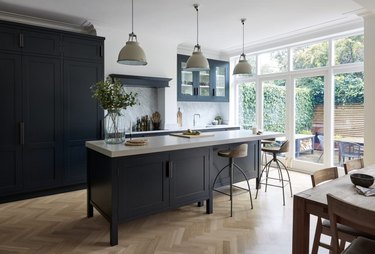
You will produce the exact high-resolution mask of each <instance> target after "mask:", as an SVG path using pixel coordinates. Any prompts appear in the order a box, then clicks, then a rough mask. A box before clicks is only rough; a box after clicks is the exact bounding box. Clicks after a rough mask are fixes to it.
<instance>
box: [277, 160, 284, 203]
mask: <svg viewBox="0 0 375 254" xmlns="http://www.w3.org/2000/svg"><path fill="white" fill-rule="evenodd" d="M280 162H281V161H280ZM276 165H277V171H278V172H279V179H280V180H281V189H282V191H283V206H285V193H284V178H283V172H281V167H280V164H279V160H276Z"/></svg>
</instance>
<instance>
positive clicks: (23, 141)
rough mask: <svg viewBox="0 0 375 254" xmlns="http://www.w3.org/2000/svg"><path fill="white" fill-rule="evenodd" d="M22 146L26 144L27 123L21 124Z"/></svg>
mask: <svg viewBox="0 0 375 254" xmlns="http://www.w3.org/2000/svg"><path fill="white" fill-rule="evenodd" d="M20 144H21V145H24V144H25V123H24V122H20Z"/></svg>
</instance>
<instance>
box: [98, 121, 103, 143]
mask: <svg viewBox="0 0 375 254" xmlns="http://www.w3.org/2000/svg"><path fill="white" fill-rule="evenodd" d="M103 136H104V135H103V120H100V121H99V139H104V138H103Z"/></svg>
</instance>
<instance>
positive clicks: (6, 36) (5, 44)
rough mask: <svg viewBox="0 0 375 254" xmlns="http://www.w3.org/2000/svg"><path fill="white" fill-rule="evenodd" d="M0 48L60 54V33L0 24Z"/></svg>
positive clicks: (40, 53)
mask: <svg viewBox="0 0 375 254" xmlns="http://www.w3.org/2000/svg"><path fill="white" fill-rule="evenodd" d="M0 38H1V40H0V49H3V50H12V51H15V52H22V53H30V54H37V55H53V56H59V55H60V51H61V48H60V35H59V34H56V33H53V32H49V31H41V30H38V29H33V28H25V27H22V26H20V27H15V26H13V25H8V24H2V23H1V26H0Z"/></svg>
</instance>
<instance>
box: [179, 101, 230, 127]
mask: <svg viewBox="0 0 375 254" xmlns="http://www.w3.org/2000/svg"><path fill="white" fill-rule="evenodd" d="M177 105H178V107H180V110H181V112H182V126H183V127H187V128H189V127H193V117H194V114H199V115H200V117H196V118H195V121H196V123H195V126H205V125H208V124H211V123H212V121H213V120H214V119H215V117H216V116H218V115H220V116H221V117H222V119H223V124H228V121H229V105H228V103H226V102H178V103H177ZM177 110H178V109H176V116H177Z"/></svg>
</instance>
